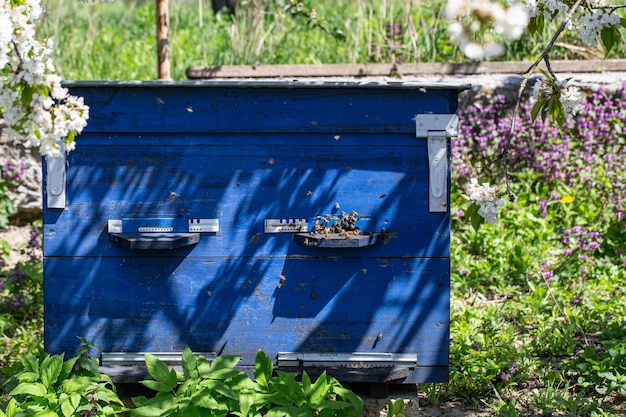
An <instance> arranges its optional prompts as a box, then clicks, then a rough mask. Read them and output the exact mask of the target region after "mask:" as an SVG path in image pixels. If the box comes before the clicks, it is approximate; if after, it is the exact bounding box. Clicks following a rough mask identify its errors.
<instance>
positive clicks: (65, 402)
mask: <svg viewBox="0 0 626 417" xmlns="http://www.w3.org/2000/svg"><path fill="white" fill-rule="evenodd" d="M72 394H76V395H77V396H78V401H76V402H74V401H73V400H72V397H71V396H70V395H67V394H65V393H63V394H61V395H59V405H60V406H61V412H62V413H63V416H65V417H70V416H71V415H72V414H74V411H76V408H77V407H78V405H79V404H80V394H78V393H77V392H73V393H72Z"/></svg>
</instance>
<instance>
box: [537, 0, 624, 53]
mask: <svg viewBox="0 0 626 417" xmlns="http://www.w3.org/2000/svg"><path fill="white" fill-rule="evenodd" d="M526 3H527V6H526V10H527V11H528V14H529V15H530V17H534V16H538V15H540V14H541V13H543V15H544V17H545V19H546V20H551V19H554V18H555V17H558V16H565V15H567V13H569V11H570V6H568V5H567V4H566V2H564V1H559V0H526ZM584 3H585V6H584V7H580V8H578V9H577V10H575V11H574V14H573V16H572V20H571V21H570V22H569V23H568V26H567V29H568V30H577V31H578V33H580V36H581V38H582V40H583V41H584V42H586V43H588V44H595V43H596V42H597V41H598V36H599V35H600V32H601V31H602V29H604V28H605V27H610V26H615V27H619V26H620V16H619V14H618V13H615V12H611V11H606V10H605V9H603V6H605V1H604V0H588V1H586V2H584Z"/></svg>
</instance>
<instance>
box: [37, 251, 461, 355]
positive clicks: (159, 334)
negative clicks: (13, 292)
mask: <svg viewBox="0 0 626 417" xmlns="http://www.w3.org/2000/svg"><path fill="white" fill-rule="evenodd" d="M449 273H450V264H449V260H448V259H436V258H427V259H398V258H395V259H383V260H380V259H374V258H363V259H358V260H354V259H347V258H337V259H325V260H320V259H296V258H293V259H277V258H267V259H260V258H257V259H249V258H229V259H213V258H179V259H174V258H169V259H163V258H159V257H155V258H131V257H127V258H91V259H86V258H48V259H47V265H46V272H45V276H44V285H45V289H46V291H45V293H44V307H45V308H44V311H45V346H46V349H47V350H48V351H49V352H54V353H59V352H63V351H66V352H68V353H70V352H73V350H74V349H75V347H76V336H77V335H80V336H83V337H85V338H87V339H88V340H90V341H91V342H93V343H94V344H95V345H96V346H98V348H99V350H101V351H103V352H163V351H167V352H182V351H183V349H184V347H185V346H186V345H188V346H189V347H190V348H191V349H192V350H193V351H212V352H217V353H218V354H235V355H241V357H242V362H241V365H252V364H254V358H255V355H256V352H257V350H258V349H262V350H263V351H264V352H266V353H267V354H268V356H269V357H270V358H276V357H277V354H278V352H285V351H287V352H310V353H336V352H346V353H352V352H367V353H376V352H380V353H389V352H393V353H411V354H413V353H414V354H415V355H416V360H417V365H419V366H425V367H432V366H447V364H448V337H449V320H450V319H449V296H450V280H449ZM281 276H282V277H283V278H282V279H281Z"/></svg>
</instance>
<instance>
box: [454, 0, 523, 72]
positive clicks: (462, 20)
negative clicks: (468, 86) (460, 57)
mask: <svg viewBox="0 0 626 417" xmlns="http://www.w3.org/2000/svg"><path fill="white" fill-rule="evenodd" d="M445 13H446V16H447V17H448V19H449V20H451V22H452V23H451V24H450V26H449V27H448V30H449V31H450V33H451V34H452V35H453V36H454V37H455V38H456V39H457V41H458V42H459V44H460V46H461V48H463V53H464V54H465V55H466V56H467V57H468V58H471V59H482V58H485V57H487V56H498V55H502V54H503V53H504V46H502V45H500V44H499V43H496V42H486V43H483V44H479V43H478V42H476V41H474V40H473V39H472V38H473V37H474V36H473V35H474V34H476V33H477V32H479V31H481V29H483V28H482V26H483V25H484V24H485V22H488V25H489V26H490V27H491V28H492V29H493V31H494V32H495V33H497V34H499V35H503V36H504V37H505V39H506V40H507V41H514V40H517V39H519V38H520V37H521V36H522V34H523V33H524V30H525V29H526V26H527V25H528V13H527V12H526V9H525V8H524V7H523V6H521V5H519V4H515V3H514V4H512V5H510V6H509V7H506V8H505V7H504V6H503V5H502V3H498V2H495V1H492V0H449V1H448V3H447V4H446V8H445Z"/></svg>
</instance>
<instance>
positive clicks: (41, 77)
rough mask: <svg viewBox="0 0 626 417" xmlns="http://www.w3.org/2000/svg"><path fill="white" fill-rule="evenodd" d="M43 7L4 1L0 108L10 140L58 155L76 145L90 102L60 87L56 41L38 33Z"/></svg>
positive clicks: (30, 0) (0, 1)
mask: <svg viewBox="0 0 626 417" xmlns="http://www.w3.org/2000/svg"><path fill="white" fill-rule="evenodd" d="M42 12H43V10H42V8H41V5H40V3H39V0H18V1H13V0H0V112H2V116H3V117H4V119H5V121H6V123H7V126H8V127H7V128H5V133H7V135H8V136H9V138H10V139H12V140H18V141H22V142H24V144H25V145H26V146H34V147H38V148H39V150H40V152H41V154H42V155H52V156H54V155H58V154H59V153H60V144H61V143H63V144H64V145H65V150H66V151H68V152H69V151H71V150H72V149H74V147H75V142H74V138H75V136H76V135H77V134H80V133H81V132H82V130H83V128H84V127H85V126H86V125H87V119H88V118H89V107H87V106H86V105H85V104H84V102H83V100H82V98H78V97H75V96H72V95H70V94H69V91H68V90H67V89H66V88H64V87H62V86H61V77H59V76H58V75H57V74H56V69H55V68H54V65H53V64H52V59H51V56H52V47H53V44H52V42H51V41H48V42H46V43H42V42H40V41H39V40H37V39H36V38H35V34H36V31H35V25H36V23H37V20H38V19H39V17H40V16H41V14H42Z"/></svg>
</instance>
